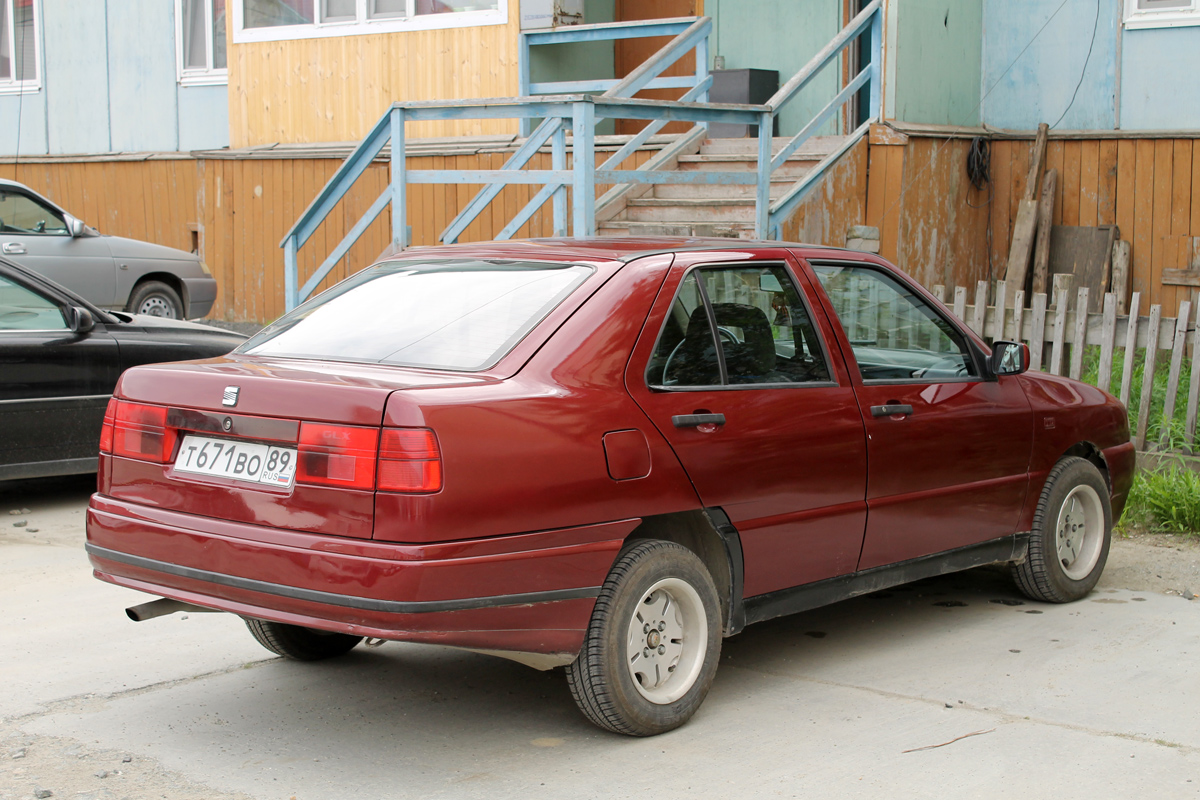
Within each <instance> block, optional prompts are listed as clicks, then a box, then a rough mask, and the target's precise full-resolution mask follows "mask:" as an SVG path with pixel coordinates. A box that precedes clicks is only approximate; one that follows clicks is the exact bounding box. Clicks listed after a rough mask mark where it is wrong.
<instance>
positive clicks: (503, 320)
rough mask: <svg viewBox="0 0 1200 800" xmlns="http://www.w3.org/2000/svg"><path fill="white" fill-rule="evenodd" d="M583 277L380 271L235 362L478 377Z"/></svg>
mask: <svg viewBox="0 0 1200 800" xmlns="http://www.w3.org/2000/svg"><path fill="white" fill-rule="evenodd" d="M591 273H592V269H591V268H590V267H583V266H578V265H574V264H548V263H543V262H525V261H428V262H424V261H393V262H388V263H385V264H380V265H378V266H375V267H372V268H370V269H366V270H363V271H362V272H360V273H358V274H357V275H355V276H353V277H351V278H348V279H346V280H345V281H343V282H342V283H340V284H338V285H337V286H335V287H333V288H332V289H330V290H329V291H327V292H324V293H323V294H321V295H318V296H317V297H315V298H313V299H312V300H310V301H308V302H307V303H305V304H303V305H301V306H299V307H298V308H296V309H295V310H294V311H292V312H291V313H289V314H286V315H284V316H283V317H281V318H280V319H279V320H278V321H276V322H275V323H273V324H272V325H270V326H268V327H267V328H265V329H263V330H262V331H261V332H259V333H258V335H256V336H254V337H253V338H251V339H250V340H249V341H247V342H246V343H245V344H243V345H242V346H241V347H239V348H238V350H237V352H239V353H246V354H250V355H263V356H283V357H287V358H315V359H322V360H329V361H355V362H369V363H377V364H395V365H398V366H407V367H426V368H431V369H449V370H458V371H475V370H481V369H487V368H488V367H491V366H492V365H494V364H495V363H496V362H497V361H499V360H500V359H501V358H503V357H504V355H505V354H506V353H508V352H509V351H510V350H511V349H512V348H513V347H515V346H516V344H517V342H519V341H521V339H522V338H523V337H524V336H525V335H526V334H527V333H529V331H531V330H533V328H534V327H535V326H536V325H537V324H538V323H539V322H541V321H542V320H543V319H544V318H545V317H546V315H547V314H549V313H550V311H551V310H553V309H554V308H555V307H556V306H557V305H558V304H559V303H561V302H562V301H563V299H565V298H566V297H567V296H568V295H569V294H570V293H571V292H573V291H574V290H575V289H576V288H577V287H578V286H579V285H580V284H581V283H583V281H584V279H586V278H587V276H588V275H590V274H591Z"/></svg>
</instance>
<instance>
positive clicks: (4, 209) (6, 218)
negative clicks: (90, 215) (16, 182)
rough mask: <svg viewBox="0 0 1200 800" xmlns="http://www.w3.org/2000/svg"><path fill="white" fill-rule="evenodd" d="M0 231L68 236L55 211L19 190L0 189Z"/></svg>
mask: <svg viewBox="0 0 1200 800" xmlns="http://www.w3.org/2000/svg"><path fill="white" fill-rule="evenodd" d="M0 233H19V234H33V235H35V236H37V235H41V236H68V235H70V234H69V232H68V231H67V223H66V220H64V219H63V218H62V217H61V216H60V215H59V214H58V213H57V212H55V211H53V210H51V209H50V208H48V207H47V206H44V205H42V204H41V203H39V202H38V201H36V200H34V199H33V198H32V197H29V196H28V195H24V194H21V193H20V192H6V191H0Z"/></svg>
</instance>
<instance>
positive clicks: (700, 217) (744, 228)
mask: <svg viewBox="0 0 1200 800" xmlns="http://www.w3.org/2000/svg"><path fill="white" fill-rule="evenodd" d="M845 139H846V137H843V136H814V137H812V138H811V139H809V140H808V141H807V142H805V143H804V145H803V146H801V147H800V149H799V150H797V151H796V152H795V153H793V154H792V156H791V157H790V158H788V160H787V161H786V162H784V164H783V165H782V166H781V167H780V168H779V169H778V170H776V171H775V173H774V174H773V175H772V176H771V199H772V200H776V199H778V198H780V197H782V196H783V194H784V193H785V192H787V190H788V189H789V188H790V187H791V186H792V184H794V183H795V182H796V181H798V180H799V179H800V178H802V177H804V176H805V175H806V174H808V172H810V171H811V170H812V169H813V167H815V166H816V165H817V164H818V163H819V162H820V161H821V159H823V158H825V157H826V156H828V155H829V154H830V153H832V152H833V151H834V150H836V149H837V147H838V146H839V145H840V144H842V143H843V142H844V141H845ZM788 141H789V140H788V139H786V138H777V139H775V140H774V141H773V142H772V152H774V153H778V152H779V151H780V150H781V149H783V147H784V145H786V144H787V143H788ZM677 162H678V163H677V166H676V167H675V169H677V170H679V171H687V172H704V171H720V172H733V171H741V170H748V171H753V170H757V169H758V140H757V139H749V138H747V139H705V140H704V141H703V142H702V143H701V145H700V149H699V152H697V153H694V154H691V155H680V156H678V157H677ZM639 188H641V189H643V193H642V194H641V196H640V197H634V196H632V193H631V195H630V196H629V197H628V198H627V199H626V201H625V207H624V208H623V209H622V210H621V211H619V212H618V213H617V214H616V215H615V216H614V217H613V218H612V219H610V220H607V221H605V222H601V223H599V225H598V226H597V234H598V235H600V236H629V235H633V236H724V237H729V238H737V239H750V238H754V193H755V187H754V186H753V185H736V184H735V185H719V184H703V183H701V184H686V183H674V184H672V183H660V184H654V185H652V186H645V187H639Z"/></svg>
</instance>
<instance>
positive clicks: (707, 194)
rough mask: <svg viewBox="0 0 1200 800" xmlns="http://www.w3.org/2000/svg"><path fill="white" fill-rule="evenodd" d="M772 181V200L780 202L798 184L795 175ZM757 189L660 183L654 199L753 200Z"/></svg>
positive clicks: (738, 186) (781, 176)
mask: <svg viewBox="0 0 1200 800" xmlns="http://www.w3.org/2000/svg"><path fill="white" fill-rule="evenodd" d="M771 177H772V180H771V199H772V200H778V199H779V198H780V197H783V195H784V194H785V193H786V192H787V191H788V189H790V188H792V184H794V183H795V182H796V179H797V177H799V176H794V175H778V174H776V175H772V176H771ZM756 191H757V189H756V187H754V186H741V185H738V184H733V185H724V186H720V185H717V184H712V183H659V184H655V186H654V191H653V197H655V198H657V199H662V200H667V199H672V198H678V199H681V200H688V199H698V200H703V199H705V198H716V197H722V198H728V199H731V200H732V199H742V198H747V197H749V198H751V199H753V198H754V196H755V194H756Z"/></svg>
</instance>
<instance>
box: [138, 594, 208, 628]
mask: <svg viewBox="0 0 1200 800" xmlns="http://www.w3.org/2000/svg"><path fill="white" fill-rule="evenodd" d="M177 611H188V612H203V611H212V609H211V608H204V607H202V606H194V605H192V604H191V603H184V602H181V601H179V600H171V599H170V598H167V597H162V598H159V599H158V600H151V601H150V602H149V603H142V604H141V605H137V606H130V607H129V608H127V609H125V615H126V616H127V617H129V618H130V619H131V620H133V621H134V622H145V621H146V620H148V619H154V618H155V617H163V616H166V615H167V614H174V613H175V612H177Z"/></svg>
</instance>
